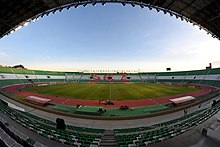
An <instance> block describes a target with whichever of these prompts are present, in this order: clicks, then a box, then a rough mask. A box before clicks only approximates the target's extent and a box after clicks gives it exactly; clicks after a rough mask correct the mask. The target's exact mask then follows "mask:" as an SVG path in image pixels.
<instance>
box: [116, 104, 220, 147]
mask: <svg viewBox="0 0 220 147" xmlns="http://www.w3.org/2000/svg"><path fill="white" fill-rule="evenodd" d="M219 108H220V106H219V104H218V105H216V106H215V107H213V108H207V109H202V110H198V111H196V112H194V113H191V114H189V115H186V116H183V117H180V118H178V119H174V120H170V121H167V122H163V123H159V124H155V125H152V126H148V127H138V128H128V129H115V130H114V131H115V134H116V140H117V142H118V144H119V146H146V145H148V144H152V143H157V142H161V141H163V140H166V139H169V138H172V137H174V136H177V135H179V134H182V133H184V132H186V131H188V130H190V129H192V128H193V127H195V126H197V125H199V124H201V123H202V122H204V121H206V120H207V119H209V118H210V117H212V116H213V115H215V114H216V113H217V112H218V111H219Z"/></svg>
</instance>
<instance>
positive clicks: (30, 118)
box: [0, 103, 104, 146]
mask: <svg viewBox="0 0 220 147" xmlns="http://www.w3.org/2000/svg"><path fill="white" fill-rule="evenodd" d="M0 111H1V112H3V113H5V114H7V115H8V116H9V117H10V118H11V119H13V120H14V121H16V122H17V123H19V124H21V125H22V126H23V127H25V128H28V129H29V130H31V131H33V132H35V133H37V134H39V135H41V136H44V137H47V138H48V139H52V140H55V141H58V142H61V143H65V144H69V145H81V146H90V145H91V144H94V145H98V144H99V143H100V141H101V137H102V135H103V132H104V129H92V128H83V127H77V126H70V125H67V126H66V130H58V129H56V123H54V122H52V121H50V120H47V119H43V118H40V117H38V116H35V115H33V114H30V113H27V112H21V111H18V110H15V109H12V108H10V107H8V106H5V105H3V104H1V103H0Z"/></svg>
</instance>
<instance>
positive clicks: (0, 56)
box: [0, 51, 16, 65]
mask: <svg viewBox="0 0 220 147" xmlns="http://www.w3.org/2000/svg"><path fill="white" fill-rule="evenodd" d="M0 64H1V65H12V64H16V61H15V59H14V58H13V57H12V56H10V55H9V54H7V53H6V52H4V51H1V52H0Z"/></svg>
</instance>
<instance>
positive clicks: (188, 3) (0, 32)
mask: <svg viewBox="0 0 220 147" xmlns="http://www.w3.org/2000/svg"><path fill="white" fill-rule="evenodd" d="M96 3H101V4H102V5H105V4H106V3H121V4H122V5H124V6H125V5H126V4H129V5H132V6H133V7H134V6H135V5H139V6H140V7H141V8H144V7H148V8H149V9H150V10H152V9H156V10H157V11H158V12H159V11H163V12H164V14H167V13H168V14H170V16H175V17H176V18H180V19H181V20H186V21H187V22H191V23H193V24H195V25H198V26H199V27H200V28H201V29H204V30H206V31H207V32H208V33H210V34H211V35H212V37H214V38H218V39H219V40H220V0H133V1H130V0H101V1H97V0H87V1H85V0H81V1H78V0H10V1H9V0H1V2H0V38H2V37H3V36H5V35H8V34H10V33H11V32H14V31H16V30H17V29H20V28H21V27H22V26H23V25H25V24H27V23H29V22H31V21H34V20H36V19H37V18H39V17H44V16H47V15H49V14H50V13H55V12H56V11H57V10H59V11H62V10H63V9H64V8H66V9H70V8H71V7H74V8H77V7H78V6H80V5H84V6H85V5H87V4H92V5H96Z"/></svg>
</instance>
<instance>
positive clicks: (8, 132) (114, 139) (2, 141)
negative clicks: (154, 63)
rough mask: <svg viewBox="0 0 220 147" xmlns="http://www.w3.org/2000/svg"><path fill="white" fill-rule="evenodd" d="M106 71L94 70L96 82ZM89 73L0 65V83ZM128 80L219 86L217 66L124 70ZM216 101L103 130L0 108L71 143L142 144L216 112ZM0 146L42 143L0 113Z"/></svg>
mask: <svg viewBox="0 0 220 147" xmlns="http://www.w3.org/2000/svg"><path fill="white" fill-rule="evenodd" d="M105 75H106V74H104V73H101V74H98V76H99V77H100V81H99V82H100V83H102V82H105V81H104V80H103V79H104V76H105ZM90 77H91V74H90V73H80V72H75V73H74V72H72V73H65V72H47V71H37V70H26V69H12V68H9V67H0V87H4V86H7V85H13V84H22V83H34V82H57V81H61V82H63V81H67V82H89V81H90ZM126 77H129V78H128V79H127V81H129V82H149V83H150V82H180V83H197V84H204V85H212V86H217V87H220V68H216V69H207V70H194V71H183V72H160V73H136V74H127V75H126ZM112 78H113V79H114V80H115V81H117V82H118V81H120V80H121V74H112ZM219 108H220V106H219V103H218V104H216V105H215V106H214V107H210V108H202V109H201V110H198V111H195V112H193V113H190V114H188V115H185V116H182V117H180V118H176V119H172V120H169V121H165V122H161V123H156V124H153V125H150V126H147V125H143V126H142V127H136V128H126V129H114V130H105V129H98V128H86V127H79V126H73V125H66V130H59V129H56V123H55V122H53V121H51V120H48V119H45V118H42V117H39V116H36V115H33V114H31V113H28V112H22V111H19V110H15V109H12V108H10V107H9V106H5V105H4V104H2V103H0V111H1V112H2V113H4V114H6V115H7V116H8V117H10V118H11V119H12V120H14V121H15V122H16V123H18V124H20V125H22V126H23V127H25V128H27V129H29V130H31V131H32V132H33V133H35V134H39V135H41V136H43V137H45V138H48V139H50V140H53V141H57V142H60V143H62V144H66V145H73V146H94V147H95V146H104V145H107V144H108V145H112V146H122V147H123V146H146V145H148V144H153V143H157V142H161V141H164V140H167V139H170V138H173V137H175V136H178V135H180V134H182V133H184V132H186V131H188V130H191V129H193V128H194V127H195V126H197V125H199V124H201V123H203V122H204V121H206V120H208V119H209V118H210V117H212V116H213V115H215V114H216V113H217V112H219ZM0 145H1V146H18V147H19V146H36V147H37V146H42V147H43V146H44V145H42V144H41V143H39V142H37V141H35V140H33V139H32V138H29V137H28V136H27V135H25V134H22V133H21V132H19V131H18V130H16V129H15V128H14V127H12V126H11V125H9V124H8V123H7V122H6V121H5V120H4V119H3V118H1V117H0Z"/></svg>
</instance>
